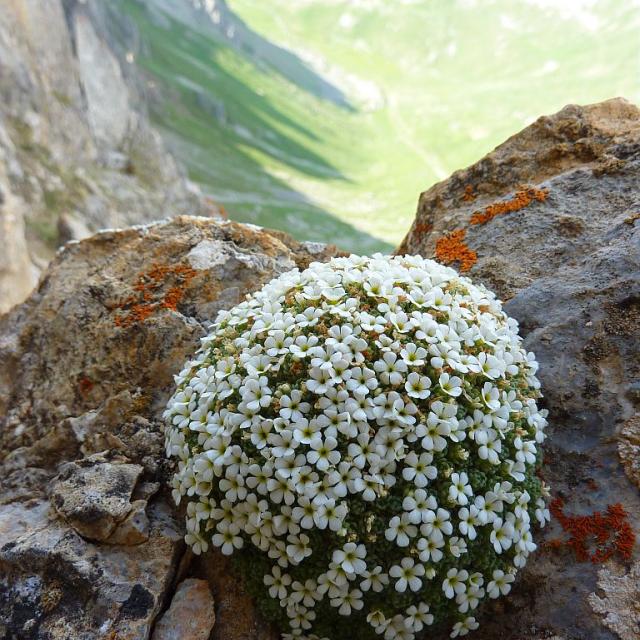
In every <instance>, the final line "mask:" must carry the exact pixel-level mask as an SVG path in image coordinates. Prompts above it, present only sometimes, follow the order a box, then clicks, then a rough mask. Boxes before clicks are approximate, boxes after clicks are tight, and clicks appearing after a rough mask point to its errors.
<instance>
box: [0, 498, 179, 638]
mask: <svg viewBox="0 0 640 640" xmlns="http://www.w3.org/2000/svg"><path fill="white" fill-rule="evenodd" d="M149 520H150V525H149V528H150V533H149V539H148V541H147V542H145V543H143V544H139V545H137V546H135V547H131V546H112V545H105V544H102V545H100V544H94V543H91V542H89V541H87V540H85V539H84V538H82V537H81V536H79V535H78V534H77V533H76V532H75V531H74V530H73V529H72V528H71V527H68V526H67V525H66V524H64V523H63V522H62V521H61V520H59V519H54V518H53V516H52V514H51V510H50V509H49V505H48V504H47V503H46V502H36V503H35V504H34V505H26V504H25V503H13V504H11V505H8V506H4V507H0V542H1V543H2V544H1V545H0V567H2V572H0V630H2V631H3V637H6V638H21V639H22V638H24V639H26V638H34V639H35V638H60V639H61V640H62V639H63V638H64V639H68V638H74V640H76V639H77V640H94V639H104V640H111V639H113V638H119V639H122V640H125V639H126V640H145V639H146V638H148V637H149V634H150V631H151V625H152V622H153V620H154V618H155V616H156V615H157V614H158V612H159V611H160V609H161V607H162V603H163V602H164V599H165V597H166V594H167V592H168V590H169V588H170V586H171V578H172V575H173V567H174V566H175V564H176V563H177V561H178V558H179V555H180V553H181V550H182V546H183V545H182V542H181V537H182V536H181V533H180V528H179V526H178V524H177V522H176V520H175V519H174V517H173V516H172V515H171V511H170V509H169V508H168V507H167V505H166V504H165V503H163V502H158V503H156V504H155V505H152V506H151V507H150V508H149ZM3 521H7V522H14V523H18V526H13V527H9V526H7V527H3ZM3 528H4V532H3ZM3 533H4V535H3Z"/></svg>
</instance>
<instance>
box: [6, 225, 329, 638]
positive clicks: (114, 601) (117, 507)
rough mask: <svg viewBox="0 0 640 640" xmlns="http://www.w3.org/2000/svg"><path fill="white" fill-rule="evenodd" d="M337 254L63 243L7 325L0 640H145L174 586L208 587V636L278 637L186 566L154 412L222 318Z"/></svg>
mask: <svg viewBox="0 0 640 640" xmlns="http://www.w3.org/2000/svg"><path fill="white" fill-rule="evenodd" d="M336 253H337V251H336V249H335V248H333V247H325V246H322V245H318V244H315V243H311V244H308V245H307V244H300V243H297V242H295V241H293V240H291V239H290V238H288V237H287V236H286V235H284V234H281V233H271V232H268V231H264V230H262V229H259V228H257V227H252V226H246V225H240V224H235V223H228V222H221V223H218V222H215V221H213V220H211V219H207V218H197V217H178V218H176V219H174V220H172V221H169V222H161V223H156V224H152V225H148V226H143V227H135V228H130V229H124V230H122V231H109V232H102V233H99V234H97V235H95V236H92V237H90V238H88V239H85V240H82V241H80V242H76V243H70V244H68V245H67V246H66V247H65V248H63V249H62V250H61V251H60V252H59V253H58V255H57V257H56V258H55V260H54V261H53V262H52V264H51V265H50V267H49V269H48V270H47V272H46V273H45V274H44V277H43V278H42V280H41V283H40V286H39V287H38V289H37V290H36V291H34V292H33V294H32V295H31V296H30V298H29V299H28V300H27V301H26V302H25V303H23V304H22V305H19V306H17V307H15V308H14V309H13V310H12V311H10V312H9V313H8V314H6V315H5V316H2V317H0V637H5V636H6V637H18V638H51V639H53V640H57V639H60V640H63V639H65V640H66V639H67V638H78V639H80V640H93V639H94V638H100V639H102V638H104V639H105V640H107V639H109V640H113V638H116V637H117V638H121V639H123V638H131V639H133V638H136V639H138V638H139V639H140V640H143V639H144V640H146V638H148V637H149V634H150V631H151V629H152V627H153V624H154V622H155V618H156V616H157V615H158V614H159V612H160V611H161V610H162V608H163V607H164V606H166V604H167V602H168V601H169V600H170V597H171V592H172V588H173V580H174V576H177V577H176V580H177V579H183V578H189V577H198V578H201V579H202V578H204V577H205V576H207V577H208V580H209V584H210V590H211V592H212V593H213V594H214V595H215V597H216V599H217V602H218V612H217V615H218V624H217V625H216V627H217V628H218V631H214V637H219V638H220V639H221V640H222V638H224V640H250V639H253V640H266V639H267V638H271V637H273V636H271V635H270V633H271V632H270V630H269V629H268V628H267V627H266V626H265V625H264V623H262V622H261V621H260V620H259V619H258V618H257V616H256V614H255V611H254V609H253V605H252V601H251V599H250V598H249V597H248V596H247V595H246V594H244V593H243V592H242V587H241V585H239V584H238V583H237V580H236V579H235V577H234V575H233V573H232V572H231V570H230V569H229V568H228V566H227V569H226V570H225V571H211V570H209V568H207V566H206V565H207V563H208V562H214V561H216V558H217V556H215V555H212V556H211V559H210V560H205V559H204V558H196V559H195V560H194V561H193V562H190V561H189V558H191V555H187V556H185V557H182V559H181V554H182V550H183V548H184V545H183V543H182V536H183V533H184V532H183V531H182V518H181V517H179V516H177V517H176V516H174V515H172V513H171V510H170V508H169V506H168V505H169V504H170V497H169V496H168V491H167V490H166V480H167V479H168V478H169V477H170V471H171V470H170V468H169V467H168V463H167V462H166V460H165V456H164V442H163V423H162V419H161V414H162V411H163V409H164V406H165V403H166V401H167V399H168V397H169V395H170V393H171V391H172V387H173V375H174V374H175V373H176V372H178V371H179V370H180V368H181V367H182V365H183V364H184V362H185V360H186V359H187V358H189V357H190V356H191V355H192V354H193V353H194V352H195V350H196V349H197V346H198V344H199V340H200V338H201V337H202V336H203V335H204V334H205V332H206V328H207V323H208V322H210V321H211V320H212V319H213V318H214V316H215V314H216V312H217V311H218V310H219V309H221V308H223V307H229V306H231V305H233V304H236V303H237V302H239V301H240V300H241V299H242V298H243V296H244V295H245V294H246V293H248V292H250V291H254V290H256V289H257V288H259V287H260V286H261V285H262V284H264V283H265V282H266V281H268V280H270V279H272V278H274V277H276V276H277V275H279V274H280V273H282V272H283V271H286V270H288V269H291V268H293V267H296V266H297V267H299V268H305V267H306V266H308V264H309V263H310V262H312V261H314V260H326V259H328V258H330V257H331V256H333V255H335V254H336ZM49 497H51V501H50V500H49ZM59 498H60V499H63V502H61V501H60V500H59ZM54 505H55V508H54ZM87 514H89V515H90V516H91V517H90V518H89V517H86V516H87ZM78 532H80V534H79V533H78ZM88 538H91V540H90V539H88ZM218 566H222V565H218ZM234 629H235V631H234ZM220 630H223V631H224V634H223V635H220ZM225 630H226V631H225ZM249 632H250V633H251V634H252V635H246V634H247V633H249ZM215 634H218V635H215ZM243 634H244V635H243Z"/></svg>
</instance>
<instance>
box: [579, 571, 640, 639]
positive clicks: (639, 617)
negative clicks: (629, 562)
mask: <svg viewBox="0 0 640 640" xmlns="http://www.w3.org/2000/svg"><path fill="white" fill-rule="evenodd" d="M589 602H590V604H591V606H592V607H593V609H594V611H596V612H597V613H599V614H600V615H602V617H603V619H604V623H605V625H607V627H609V629H611V630H612V631H614V632H615V633H616V634H617V635H618V637H619V638H621V639H622V640H636V638H640V562H636V563H635V564H634V565H633V566H632V567H631V569H630V570H629V571H628V572H620V570H619V568H617V567H613V568H612V569H611V568H609V567H603V568H602V569H601V570H600V572H599V573H598V590H597V591H596V593H592V594H591V595H590V596H589Z"/></svg>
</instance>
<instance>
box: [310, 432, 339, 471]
mask: <svg viewBox="0 0 640 640" xmlns="http://www.w3.org/2000/svg"><path fill="white" fill-rule="evenodd" d="M309 446H310V447H311V451H309V453H307V460H308V461H309V462H310V463H311V464H315V465H316V467H318V469H321V470H322V471H326V470H327V469H328V468H329V466H330V465H334V466H335V465H336V464H338V462H340V452H339V451H336V447H337V446H338V441H337V440H336V439H335V438H332V437H331V436H328V437H326V438H325V439H324V440H323V439H322V438H321V437H316V438H314V439H313V440H312V441H311V443H310V445H309Z"/></svg>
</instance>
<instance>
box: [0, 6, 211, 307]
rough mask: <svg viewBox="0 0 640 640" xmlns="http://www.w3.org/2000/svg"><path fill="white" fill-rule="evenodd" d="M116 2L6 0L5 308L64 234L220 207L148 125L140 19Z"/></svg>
mask: <svg viewBox="0 0 640 640" xmlns="http://www.w3.org/2000/svg"><path fill="white" fill-rule="evenodd" d="M110 4H111V3H104V2H101V1H99V0H82V1H81V0H47V2H42V1H41V0H7V1H6V2H3V4H2V11H0V190H1V191H2V195H3V197H2V198H0V228H1V229H2V234H0V313H2V312H5V311H7V310H8V309H9V308H10V307H11V306H12V305H14V304H15V303H16V302H20V301H22V300H24V298H25V297H26V295H27V294H28V293H29V292H30V291H31V290H32V288H33V286H34V284H35V282H36V281H37V276H38V274H39V273H40V272H41V270H42V269H43V268H44V266H45V265H46V264H47V262H48V261H49V260H50V259H51V258H52V257H53V255H54V253H55V249H56V247H57V246H58V245H59V244H62V243H63V242H65V241H66V240H69V239H80V238H81V237H84V236H86V235H88V234H90V233H93V232H95V231H96V230H98V229H103V228H113V227H121V226H126V225H130V224H137V223H143V222H150V221H152V220H156V219H157V218H158V217H159V213H158V212H162V211H171V212H172V213H173V214H182V213H188V214H194V215H208V214H209V213H210V214H212V215H215V214H217V210H216V208H215V206H214V205H212V204H211V203H210V202H205V200H204V199H203V198H202V196H201V194H200V193H199V191H198V190H197V188H196V187H195V186H194V185H192V184H191V183H190V182H189V181H188V180H186V178H185V177H184V175H183V172H182V169H181V168H180V167H179V166H178V165H177V164H176V162H175V161H174V159H173V157H172V156H171V155H169V153H168V152H167V151H166V150H165V148H164V146H163V143H162V141H161V139H160V135H159V134H158V132H157V131H155V129H153V127H152V126H151V125H150V124H149V120H148V117H147V114H146V100H145V92H144V85H145V82H144V79H143V78H142V77H140V76H139V75H137V73H136V71H135V69H134V67H133V65H130V64H128V63H127V62H126V55H127V51H126V45H127V42H130V41H131V40H132V39H134V38H135V27H134V26H132V25H131V24H128V23H126V22H123V21H126V18H124V17H123V16H121V15H117V12H115V11H113V7H112V6H111V7H110V6H109V5H110ZM124 34H126V35H127V37H125V35H124Z"/></svg>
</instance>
